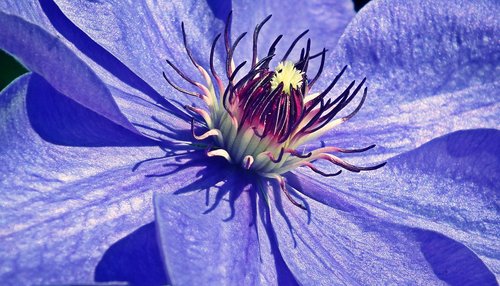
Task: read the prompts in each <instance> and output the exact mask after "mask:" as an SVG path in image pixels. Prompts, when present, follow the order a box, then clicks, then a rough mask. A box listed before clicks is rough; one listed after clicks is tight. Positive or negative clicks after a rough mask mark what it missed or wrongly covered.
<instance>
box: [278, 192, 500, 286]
mask: <svg viewBox="0 0 500 286" xmlns="http://www.w3.org/2000/svg"><path fill="white" fill-rule="evenodd" d="M280 196H281V195H280V194H275V196H274V199H275V200H276V201H277V205H276V207H275V208H273V209H272V211H271V219H272V223H273V225H274V228H275V230H276V234H277V237H278V243H279V245H278V246H279V248H280V251H281V253H282V255H283V258H284V260H285V261H286V263H287V265H288V266H289V267H290V270H291V271H292V273H293V274H294V275H295V277H296V278H297V279H298V281H299V282H300V283H301V284H307V285H344V284H347V285H372V284H378V283H380V281H381V280H382V281H384V283H388V284H403V285H405V284H412V285H446V283H445V282H448V283H457V282H459V281H461V282H470V283H472V284H489V283H494V282H495V277H494V276H493V275H492V274H491V272H490V271H489V270H488V269H487V268H486V266H485V265H484V263H483V262H482V261H481V260H480V259H479V258H478V257H477V256H476V255H475V254H474V253H473V252H472V251H470V250H468V249H467V248H466V247H464V246H463V245H461V244H460V243H456V242H454V241H453V240H451V239H449V238H446V237H444V236H442V235H439V234H437V233H434V232H430V231H426V230H422V229H412V228H407V227H403V226H401V225H396V224H392V223H388V222H386V221H383V220H380V219H377V218H374V217H371V216H367V215H360V214H359V213H356V212H346V211H343V210H339V209H336V208H332V207H330V206H328V205H324V204H321V203H319V202H317V201H314V200H311V199H309V198H304V203H305V204H306V205H307V206H308V209H309V211H310V212H309V213H308V212H305V211H303V210H302V209H299V208H297V207H294V206H293V205H292V204H291V203H290V202H289V201H288V200H287V199H286V198H285V197H284V196H283V197H282V198H280Z"/></svg>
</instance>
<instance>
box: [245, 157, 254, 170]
mask: <svg viewBox="0 0 500 286" xmlns="http://www.w3.org/2000/svg"><path fill="white" fill-rule="evenodd" d="M243 162H244V163H243V168H245V169H247V170H250V168H251V167H252V164H253V162H254V159H253V156H251V155H246V156H245V158H243Z"/></svg>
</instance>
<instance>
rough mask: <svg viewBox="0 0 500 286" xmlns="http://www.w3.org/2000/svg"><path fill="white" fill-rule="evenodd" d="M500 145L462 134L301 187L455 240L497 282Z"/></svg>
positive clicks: (490, 136)
mask: <svg viewBox="0 0 500 286" xmlns="http://www.w3.org/2000/svg"><path fill="white" fill-rule="evenodd" d="M499 140H500V132H499V131H498V130H492V129H478V130H467V131H459V132H455V133H452V134H449V135H446V136H443V137H440V138H438V139H435V140H433V141H431V142H429V143H427V144H424V145H423V146H421V147H420V148H418V149H416V150H414V151H411V152H408V153H405V154H402V155H400V156H397V157H395V158H392V159H390V160H389V161H388V163H387V165H386V166H385V167H383V168H382V169H380V170H377V171H372V172H367V173H362V174H348V173H345V174H343V175H342V176H339V177H338V179H335V180H329V179H325V178H323V177H320V176H316V175H313V174H310V173H309V172H305V173H307V175H299V178H298V179H299V180H300V182H301V183H303V184H304V182H309V184H313V183H314V184H315V185H313V186H314V187H311V186H308V185H307V184H304V185H303V186H304V187H303V188H302V190H301V191H302V192H303V193H304V194H306V195H308V196H311V197H313V198H315V199H317V200H319V201H321V202H323V203H326V204H328V205H332V206H335V205H337V204H338V203H339V198H342V199H343V200H344V201H347V202H349V203H351V204H353V205H355V206H356V208H357V209H363V210H365V212H368V213H371V214H373V215H376V216H378V217H384V218H385V219H387V220H390V221H393V222H397V223H400V224H405V225H409V226H412V227H419V228H425V229H430V230H433V231H436V232H439V233H442V234H444V235H446V236H448V237H450V238H452V239H454V240H457V241H459V242H461V243H463V244H464V245H465V246H467V247H468V248H470V249H472V250H473V251H474V252H475V253H476V254H477V255H478V256H479V257H480V258H481V259H482V260H483V261H484V263H486V265H487V266H488V267H489V268H490V269H491V270H492V271H493V272H494V273H496V275H498V273H500V270H499V269H500V264H499V261H500V252H499V251H498V249H500V244H499V233H500V229H499V224H498V221H499V218H500V213H499V207H498V200H499V198H498V196H499V190H500V186H499V184H498V180H497V178H498V175H499V174H500V158H499V156H498V154H500V152H499V149H498V142H499ZM325 168H327V166H325ZM309 176H310V177H311V178H312V179H311V178H309V179H308V177H309ZM320 181H322V182H324V184H323V183H319V182H320Z"/></svg>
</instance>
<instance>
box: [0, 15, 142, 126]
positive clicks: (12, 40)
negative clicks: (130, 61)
mask: <svg viewBox="0 0 500 286" xmlns="http://www.w3.org/2000/svg"><path fill="white" fill-rule="evenodd" d="M0 21H1V25H2V27H6V28H5V29H2V32H1V33H0V40H1V41H0V43H2V44H1V46H0V47H1V48H3V49H5V50H6V51H8V52H9V53H12V54H15V55H16V57H18V58H20V59H21V62H22V63H23V64H24V65H25V66H26V67H27V68H28V69H30V70H32V71H34V72H36V73H38V74H40V75H42V76H43V77H44V78H45V79H46V80H47V81H48V82H49V83H50V84H51V85H52V86H53V87H54V88H55V89H56V90H58V91H59V92H61V93H62V94H65V95H67V96H69V97H70V98H71V99H73V100H74V101H76V102H77V103H79V104H81V105H83V106H85V107H87V108H89V109H90V110H92V111H94V112H96V113H98V114H99V115H101V116H104V117H106V118H108V119H109V120H111V121H113V122H115V123H116V124H118V125H121V126H123V127H125V128H127V129H129V130H131V131H132V132H136V133H138V131H137V130H136V129H135V128H134V127H133V126H132V125H131V124H130V122H128V121H127V119H126V118H125V117H124V116H123V114H121V113H120V111H119V109H118V106H117V105H116V103H115V102H114V100H113V98H112V97H111V94H110V92H109V90H108V89H107V87H106V86H105V85H104V84H103V83H102V82H101V81H100V79H99V78H98V77H97V76H96V75H95V73H94V72H93V71H92V70H91V69H90V68H89V67H88V66H87V65H86V64H85V63H84V62H83V61H81V60H80V59H79V58H78V57H77V56H75V54H74V53H73V52H71V50H70V49H69V48H67V47H66V46H65V45H64V44H63V43H62V42H61V41H60V40H59V39H58V38H57V37H55V36H53V35H51V34H49V33H48V32H46V31H44V30H43V29H41V28H40V27H39V26H37V25H34V24H31V23H29V22H27V21H25V20H24V19H22V18H20V17H17V16H12V15H8V14H5V13H3V12H0ZM18 35H23V37H19V36H18Z"/></svg>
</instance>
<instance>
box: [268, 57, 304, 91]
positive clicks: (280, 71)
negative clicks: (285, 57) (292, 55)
mask: <svg viewBox="0 0 500 286" xmlns="http://www.w3.org/2000/svg"><path fill="white" fill-rule="evenodd" d="M303 74H304V73H303V72H301V71H299V70H297V69H296V68H295V65H294V64H293V62H291V61H286V62H280V63H279V64H278V66H277V67H276V69H275V75H274V76H273V78H272V80H271V87H272V89H275V88H277V87H278V85H279V84H280V83H283V91H284V92H285V93H286V94H290V87H291V88H293V89H298V88H299V86H300V85H301V84H302V75H303Z"/></svg>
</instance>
